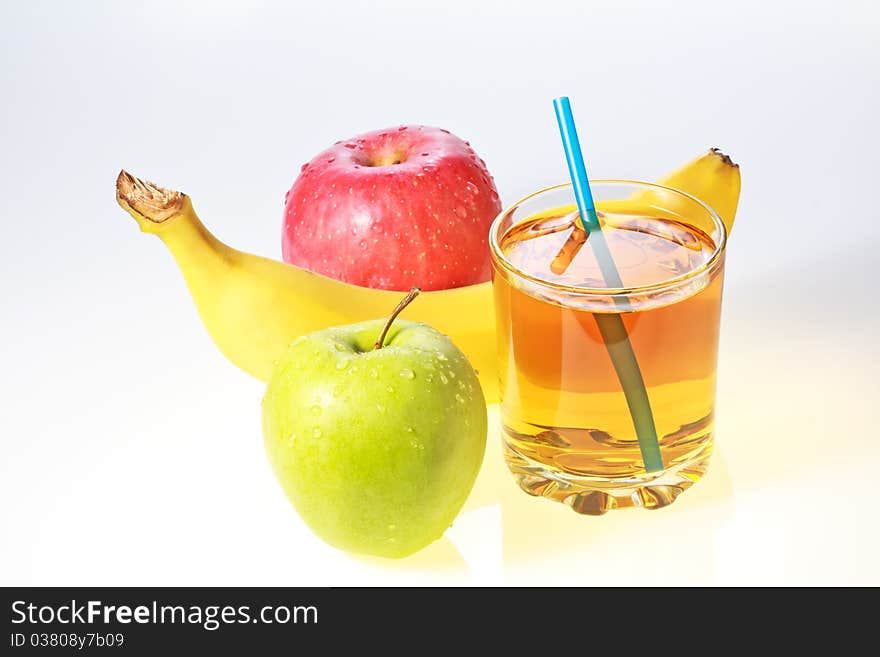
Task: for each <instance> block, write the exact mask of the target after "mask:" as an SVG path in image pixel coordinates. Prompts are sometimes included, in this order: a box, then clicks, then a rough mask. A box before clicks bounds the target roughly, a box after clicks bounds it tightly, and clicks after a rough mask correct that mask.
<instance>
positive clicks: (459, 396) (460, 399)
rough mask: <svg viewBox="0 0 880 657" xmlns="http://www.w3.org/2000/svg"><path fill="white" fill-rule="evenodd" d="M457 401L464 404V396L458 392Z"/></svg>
mask: <svg viewBox="0 0 880 657" xmlns="http://www.w3.org/2000/svg"><path fill="white" fill-rule="evenodd" d="M455 401H457V402H458V403H459V404H464V397H462V396H461V395H459V394H456V395H455Z"/></svg>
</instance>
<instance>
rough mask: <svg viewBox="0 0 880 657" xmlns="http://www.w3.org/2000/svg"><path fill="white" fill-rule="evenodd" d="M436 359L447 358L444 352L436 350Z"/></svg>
mask: <svg viewBox="0 0 880 657" xmlns="http://www.w3.org/2000/svg"><path fill="white" fill-rule="evenodd" d="M437 360H448V358H446V354H444V353H443V352H442V351H438V352H437Z"/></svg>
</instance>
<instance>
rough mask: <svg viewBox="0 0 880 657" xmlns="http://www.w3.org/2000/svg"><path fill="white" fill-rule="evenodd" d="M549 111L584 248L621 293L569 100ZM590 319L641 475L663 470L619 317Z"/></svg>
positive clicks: (641, 382) (560, 101)
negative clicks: (622, 405)
mask: <svg viewBox="0 0 880 657" xmlns="http://www.w3.org/2000/svg"><path fill="white" fill-rule="evenodd" d="M553 109H554V110H556V121H557V123H558V124H559V134H560V136H561V137H562V146H563V148H564V149H565V160H566V162H567V163H568V174H569V176H570V177H571V186H572V189H573V190H574V198H575V201H576V202H577V206H578V213H579V214H580V220H581V225H582V226H583V227H584V232H585V233H586V234H587V238H588V239H587V243H588V244H589V245H591V246H592V248H593V253H594V254H595V255H596V261H597V262H598V263H599V269H600V271H601V272H602V277H603V278H604V279H605V284H606V285H607V286H608V287H613V288H622V287H623V281H622V280H621V278H620V273H619V272H618V271H617V267H616V266H615V265H614V258H612V256H611V250H610V249H609V248H608V242H607V241H606V239H605V235H604V233H603V232H602V224H601V223H600V222H599V217H598V215H597V214H596V204H595V203H594V202H593V192H592V190H591V189H590V180H589V178H588V177H587V168H586V166H585V165H584V156H583V153H581V143H580V140H579V139H578V135H577V129H576V128H575V125H574V117H573V116H572V113H571V103H570V102H569V100H568V97H567V96H562V97H561V98H555V99H554V100H553ZM614 300H615V303H617V304H618V305H621V304H625V300H623V299H618V298H617V297H615V299H614ZM593 317H594V318H595V319H596V324H597V325H598V327H599V332H600V333H601V334H602V340H603V341H604V342H605V348H606V349H607V350H608V355H609V356H610V357H611V362H612V364H613V365H614V371H615V372H617V378H618V379H620V385H621V387H622V388H623V395H624V397H626V404H627V406H628V407H629V412H630V415H631V416H632V421H633V426H634V428H635V430H636V436H637V437H638V439H639V450H640V451H641V453H642V461H643V462H644V464H645V470H646V471H647V472H656V471H658V470H662V469H663V457H662V456H661V455H660V443H659V441H658V440H657V429H656V427H655V426H654V415H653V413H652V412H651V402H650V401H649V400H648V391H647V389H646V388H645V381H644V379H643V378H642V371H641V369H640V368H639V362H638V361H637V360H636V355H635V352H634V351H633V348H632V344H630V341H629V336H628V335H627V332H626V326H625V325H624V323H623V318H622V317H621V316H620V315H619V314H608V313H593Z"/></svg>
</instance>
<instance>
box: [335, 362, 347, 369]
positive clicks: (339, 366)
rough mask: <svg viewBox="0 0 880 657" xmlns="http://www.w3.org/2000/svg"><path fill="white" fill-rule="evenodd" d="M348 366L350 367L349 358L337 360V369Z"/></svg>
mask: <svg viewBox="0 0 880 657" xmlns="http://www.w3.org/2000/svg"><path fill="white" fill-rule="evenodd" d="M346 367H348V361H347V360H340V361H337V363H336V369H337V370H344V369H345V368H346Z"/></svg>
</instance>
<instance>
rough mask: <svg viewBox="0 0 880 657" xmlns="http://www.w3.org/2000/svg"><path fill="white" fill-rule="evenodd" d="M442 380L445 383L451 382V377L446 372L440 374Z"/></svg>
mask: <svg viewBox="0 0 880 657" xmlns="http://www.w3.org/2000/svg"><path fill="white" fill-rule="evenodd" d="M440 381H442V382H443V383H449V379H447V378H446V375H445V374H441V375H440Z"/></svg>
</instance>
